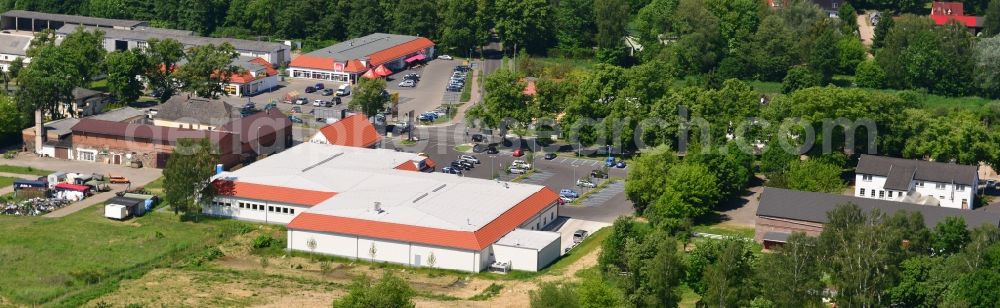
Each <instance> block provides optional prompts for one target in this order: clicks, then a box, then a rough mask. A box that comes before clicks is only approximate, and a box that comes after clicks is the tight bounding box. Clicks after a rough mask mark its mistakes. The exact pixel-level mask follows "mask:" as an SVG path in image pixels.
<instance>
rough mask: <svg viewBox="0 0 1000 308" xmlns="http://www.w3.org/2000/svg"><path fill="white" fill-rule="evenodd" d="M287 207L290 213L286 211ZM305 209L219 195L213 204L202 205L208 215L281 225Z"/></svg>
mask: <svg viewBox="0 0 1000 308" xmlns="http://www.w3.org/2000/svg"><path fill="white" fill-rule="evenodd" d="M240 203H242V204H243V207H242V208H241V207H240ZM255 206H256V209H255ZM286 209H287V211H288V213H285V210H286ZM305 210H306V207H304V206H300V205H291V204H282V203H273V202H264V201H256V200H247V199H241V198H230V197H217V198H215V200H213V202H212V204H208V205H204V206H202V213H204V214H206V215H211V216H219V217H227V218H233V219H237V220H246V221H253V222H263V223H269V224H280V225H287V224H288V223H289V222H291V221H292V219H293V218H295V216H297V215H298V214H300V213H302V212H303V211H305Z"/></svg>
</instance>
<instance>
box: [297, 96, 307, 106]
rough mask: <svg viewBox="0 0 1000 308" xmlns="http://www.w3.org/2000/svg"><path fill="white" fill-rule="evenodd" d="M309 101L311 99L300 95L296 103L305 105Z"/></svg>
mask: <svg viewBox="0 0 1000 308" xmlns="http://www.w3.org/2000/svg"><path fill="white" fill-rule="evenodd" d="M308 103H309V100H307V99H306V98H305V97H299V98H297V99H295V104H296V105H305V104H308Z"/></svg>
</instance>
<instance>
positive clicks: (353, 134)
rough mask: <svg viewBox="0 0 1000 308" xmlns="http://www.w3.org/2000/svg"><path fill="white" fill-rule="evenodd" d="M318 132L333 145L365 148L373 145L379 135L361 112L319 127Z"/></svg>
mask: <svg viewBox="0 0 1000 308" xmlns="http://www.w3.org/2000/svg"><path fill="white" fill-rule="evenodd" d="M319 131H320V133H322V134H323V136H324V137H326V141H327V143H329V144H333V145H342V146H349V147H359V148H367V147H371V146H373V145H375V143H377V142H378V141H379V140H380V139H381V137H380V136H379V135H378V131H376V130H375V126H372V123H370V122H368V117H366V116H365V115H363V114H360V113H359V114H354V115H351V116H348V117H346V118H343V119H341V120H340V121H337V122H336V123H333V124H330V125H327V126H326V127H323V128H321V129H320V130H319Z"/></svg>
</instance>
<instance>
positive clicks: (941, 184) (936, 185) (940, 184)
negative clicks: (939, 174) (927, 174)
mask: <svg viewBox="0 0 1000 308" xmlns="http://www.w3.org/2000/svg"><path fill="white" fill-rule="evenodd" d="M944 186H945V185H944V183H936V184H934V188H937V189H944Z"/></svg>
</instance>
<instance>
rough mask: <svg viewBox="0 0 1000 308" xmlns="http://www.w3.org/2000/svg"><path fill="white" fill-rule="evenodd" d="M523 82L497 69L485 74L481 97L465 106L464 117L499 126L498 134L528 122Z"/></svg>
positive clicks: (528, 104) (489, 125)
mask: <svg viewBox="0 0 1000 308" xmlns="http://www.w3.org/2000/svg"><path fill="white" fill-rule="evenodd" d="M525 86H526V84H525V83H524V82H522V81H521V79H520V77H519V76H518V75H517V74H515V73H514V72H512V71H510V70H506V69H502V70H498V71H496V72H494V73H493V74H490V75H489V76H487V77H486V82H485V85H484V88H485V92H486V95H485V96H483V101H482V102H481V103H479V104H477V105H476V106H473V107H472V108H469V109H468V110H467V113H466V117H468V118H471V119H475V120H479V121H481V122H482V125H483V126H484V127H490V128H499V129H500V135H501V136H504V135H506V133H507V131H508V130H510V129H517V128H524V127H527V126H528V125H529V124H531V120H532V118H534V116H535V115H533V114H531V108H530V100H529V99H528V97H527V96H525V95H524V87H525Z"/></svg>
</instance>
